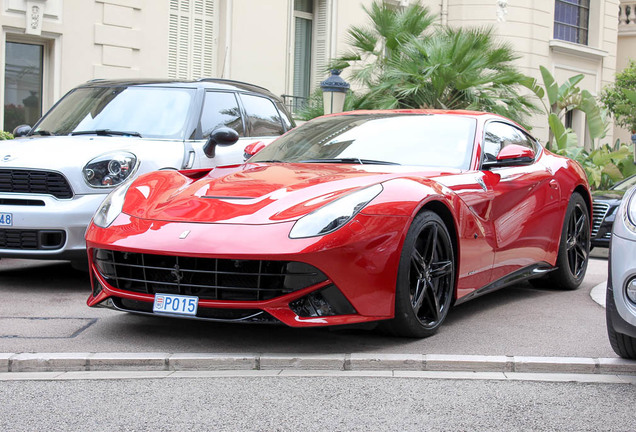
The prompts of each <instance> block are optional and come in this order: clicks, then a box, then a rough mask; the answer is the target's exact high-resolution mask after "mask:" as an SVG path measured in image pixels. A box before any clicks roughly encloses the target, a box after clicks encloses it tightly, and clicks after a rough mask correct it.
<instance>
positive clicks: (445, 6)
mask: <svg viewBox="0 0 636 432" xmlns="http://www.w3.org/2000/svg"><path fill="white" fill-rule="evenodd" d="M440 17H441V19H442V25H443V26H445V25H447V24H448V0H442V12H441V13H440Z"/></svg>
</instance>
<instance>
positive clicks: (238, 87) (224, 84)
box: [77, 78, 276, 98]
mask: <svg viewBox="0 0 636 432" xmlns="http://www.w3.org/2000/svg"><path fill="white" fill-rule="evenodd" d="M129 86H149V87H165V86H170V87H183V88H192V87H196V88H209V89H213V90H234V91H246V92H255V93H261V94H266V95H268V96H271V97H274V98H276V96H275V95H274V94H273V93H272V92H270V91H269V90H268V89H266V88H265V87H261V86H258V85H255V84H250V83H246V82H242V81H234V80H229V79H223V78H200V79H198V80H177V79H153V78H148V79H135V80H130V79H116V80H105V79H94V80H91V81H87V82H86V83H84V84H81V85H79V86H77V88H86V87H129Z"/></svg>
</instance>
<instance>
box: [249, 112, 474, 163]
mask: <svg viewBox="0 0 636 432" xmlns="http://www.w3.org/2000/svg"><path fill="white" fill-rule="evenodd" d="M475 125H476V120H475V119H472V118H469V117H463V116H458V115H443V114H431V115H422V114H393V113H390V114H351V115H343V116H334V117H324V118H320V119H316V120H313V121H311V122H309V123H307V124H305V125H303V126H300V127H298V128H296V129H294V130H292V131H290V132H288V133H287V134H286V135H284V136H282V137H281V138H279V139H277V140H276V141H274V142H273V143H272V144H270V145H269V146H267V147H265V148H264V149H263V150H262V151H260V152H259V153H258V154H257V155H255V156H254V157H253V158H252V159H250V162H307V163H319V162H325V163H360V164H367V163H368V164H374V163H377V164H399V165H422V166H434V167H445V168H459V169H468V168H469V167H470V160H471V155H472V149H473V141H474V137H475Z"/></svg>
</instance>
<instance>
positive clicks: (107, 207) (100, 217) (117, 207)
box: [93, 181, 132, 228]
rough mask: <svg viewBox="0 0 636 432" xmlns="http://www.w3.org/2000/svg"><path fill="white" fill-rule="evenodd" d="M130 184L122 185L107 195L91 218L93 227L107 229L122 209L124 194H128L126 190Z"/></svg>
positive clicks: (130, 182)
mask: <svg viewBox="0 0 636 432" xmlns="http://www.w3.org/2000/svg"><path fill="white" fill-rule="evenodd" d="M131 184H132V181H129V182H127V183H124V184H123V185H121V186H119V187H118V188H117V189H115V190H114V191H112V192H111V193H109V194H108V196H107V197H106V199H105V200H104V201H103V202H102V204H101V205H100V206H99V208H98V209H97V212H95V215H94V216H93V223H94V224H95V225H97V226H98V227H102V228H108V227H109V226H110V224H112V223H113V221H114V220H115V219H116V218H117V216H119V214H120V213H121V210H122V209H123V208H124V199H125V198H126V192H128V188H129V187H130V185H131Z"/></svg>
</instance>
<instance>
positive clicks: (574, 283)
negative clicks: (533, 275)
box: [546, 192, 590, 290]
mask: <svg viewBox="0 0 636 432" xmlns="http://www.w3.org/2000/svg"><path fill="white" fill-rule="evenodd" d="M589 258H590V213H589V211H588V208H587V204H586V203H585V200H584V199H583V197H582V196H581V195H580V194H579V193H576V192H575V193H574V194H572V197H571V198H570V202H569V204H568V208H567V210H566V212H565V219H564V221H563V228H562V230H561V241H560V242H559V254H558V256H557V262H556V267H557V268H556V270H554V271H551V272H550V273H548V275H547V278H546V282H548V283H547V285H549V286H552V287H554V288H557V289H561V290H575V289H577V288H578V287H579V286H580V285H581V282H583V278H584V277H585V272H586V270H587V263H588V261H589Z"/></svg>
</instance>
